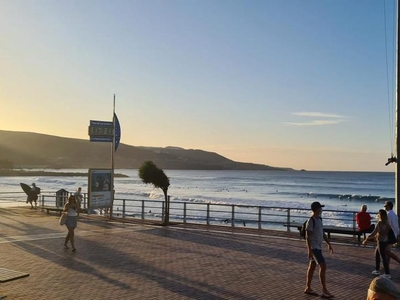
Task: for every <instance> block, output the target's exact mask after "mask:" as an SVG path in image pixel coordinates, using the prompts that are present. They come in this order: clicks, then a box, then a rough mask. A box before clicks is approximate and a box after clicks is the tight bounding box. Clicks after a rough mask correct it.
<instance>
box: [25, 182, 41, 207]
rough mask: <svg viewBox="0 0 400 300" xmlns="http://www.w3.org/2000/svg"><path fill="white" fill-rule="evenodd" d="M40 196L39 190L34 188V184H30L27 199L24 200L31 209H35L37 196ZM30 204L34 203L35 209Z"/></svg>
mask: <svg viewBox="0 0 400 300" xmlns="http://www.w3.org/2000/svg"><path fill="white" fill-rule="evenodd" d="M39 194H40V188H38V187H37V186H36V184H35V183H32V188H31V190H30V192H29V195H28V197H27V198H26V203H28V202H29V204H30V205H31V209H32V208H35V209H36V207H37V199H38V195H39ZM32 202H35V207H33V204H32Z"/></svg>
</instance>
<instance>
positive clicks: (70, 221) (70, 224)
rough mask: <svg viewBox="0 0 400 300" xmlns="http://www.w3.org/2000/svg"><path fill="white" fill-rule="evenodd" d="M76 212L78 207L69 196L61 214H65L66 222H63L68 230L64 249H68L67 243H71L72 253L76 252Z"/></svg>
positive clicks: (72, 197)
mask: <svg viewBox="0 0 400 300" xmlns="http://www.w3.org/2000/svg"><path fill="white" fill-rule="evenodd" d="M78 211H79V205H78V203H77V202H76V199H75V197H74V196H73V195H71V196H69V198H68V201H67V203H65V206H64V209H63V212H65V213H66V214H67V220H66V221H65V226H67V228H68V234H67V236H66V237H65V242H64V249H68V242H71V246H72V251H74V252H75V251H76V248H75V240H74V236H75V228H76V226H77V223H78Z"/></svg>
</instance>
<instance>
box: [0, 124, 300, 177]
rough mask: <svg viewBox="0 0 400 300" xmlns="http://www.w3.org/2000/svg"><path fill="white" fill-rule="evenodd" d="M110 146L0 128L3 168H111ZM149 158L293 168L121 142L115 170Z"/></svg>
mask: <svg viewBox="0 0 400 300" xmlns="http://www.w3.org/2000/svg"><path fill="white" fill-rule="evenodd" d="M110 146H111V145H110V143H99V142H97V143H93V142H90V141H89V139H87V140H83V139H73V138H64V137H58V136H52V135H46V134H39V133H32V132H17V131H5V130H0V157H1V160H3V161H6V162H8V163H9V164H10V165H9V166H8V167H7V168H6V169H14V168H16V169H29V168H34V169H35V168H36V169H39V168H40V169H90V168H110V165H111V163H110V160H111V154H110V153H111V151H110V150H111V147H110ZM148 160H151V161H153V162H154V163H155V164H156V165H157V166H158V167H159V168H161V169H166V170H168V169H169V170H265V171H294V170H293V169H292V168H279V167H271V166H268V165H262V164H253V163H244V162H236V161H233V160H230V159H228V158H226V157H223V156H222V155H219V154H217V153H214V152H207V151H204V150H199V149H183V148H180V147H164V148H162V147H141V146H129V145H126V144H122V143H121V144H120V145H119V148H118V150H117V151H116V152H115V168H116V169H138V168H139V167H140V166H141V165H142V164H143V163H144V162H145V161H148ZM0 169H2V167H1V166H0ZM14 174H15V173H14ZM24 174H29V173H26V172H23V173H21V175H19V176H30V175H24ZM42 174H43V175H42V176H46V175H44V174H49V173H48V172H47V173H42ZM66 174H69V175H65V176H81V175H80V174H79V175H75V173H66ZM3 176H4V175H3ZM47 176H51V175H47Z"/></svg>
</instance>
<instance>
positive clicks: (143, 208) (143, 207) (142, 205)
mask: <svg viewBox="0 0 400 300" xmlns="http://www.w3.org/2000/svg"><path fill="white" fill-rule="evenodd" d="M142 220H144V200H142Z"/></svg>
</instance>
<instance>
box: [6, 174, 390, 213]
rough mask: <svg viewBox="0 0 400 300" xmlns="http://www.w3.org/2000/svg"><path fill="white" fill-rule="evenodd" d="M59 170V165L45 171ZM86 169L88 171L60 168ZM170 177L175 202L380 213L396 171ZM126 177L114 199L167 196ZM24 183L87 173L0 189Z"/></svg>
mask: <svg viewBox="0 0 400 300" xmlns="http://www.w3.org/2000/svg"><path fill="white" fill-rule="evenodd" d="M47 171H55V170H47ZM57 171H59V172H82V173H84V172H87V171H88V170H76V169H74V170H69V169H68V170H67V169H63V170H57ZM164 172H165V174H166V175H167V176H168V177H169V180H170V187H169V189H168V194H169V195H170V196H171V201H187V202H199V203H224V204H240V205H256V206H274V207H282V208H286V207H291V208H307V209H308V208H309V207H310V204H311V203H312V202H313V201H319V202H321V203H322V204H324V205H326V207H325V209H327V210H346V211H347V210H348V211H358V210H359V208H360V206H361V205H362V204H367V205H368V208H369V209H368V210H369V211H372V212H377V211H378V210H379V209H380V208H382V205H383V202H384V201H386V200H389V201H394V193H395V191H394V189H395V187H394V181H395V175H394V173H392V172H313V171H304V172H302V171H233V170H229V171H202V170H200V171H197V170H189V171H187V170H185V171H183V170H164ZM115 173H120V174H124V175H127V176H128V177H118V178H115V184H114V186H115V193H116V194H115V198H123V199H135V200H146V199H152V200H154V199H163V193H162V191H161V189H156V188H153V186H152V185H146V184H143V183H142V181H141V179H140V178H139V176H138V170H135V169H118V170H115ZM20 182H24V183H27V184H29V185H30V184H31V183H33V182H35V183H36V185H37V186H39V187H40V188H41V189H42V192H56V191H57V190H60V189H65V190H67V191H69V192H74V191H76V190H77V188H78V187H79V186H81V187H82V189H83V192H87V186H88V178H87V177H86V176H81V177H64V176H49V177H48V176H40V177H39V176H28V177H26V176H18V177H1V180H0V192H21V191H22V190H21V187H20V185H19V183H20Z"/></svg>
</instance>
